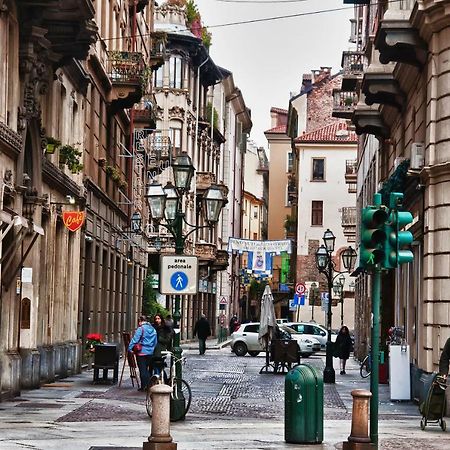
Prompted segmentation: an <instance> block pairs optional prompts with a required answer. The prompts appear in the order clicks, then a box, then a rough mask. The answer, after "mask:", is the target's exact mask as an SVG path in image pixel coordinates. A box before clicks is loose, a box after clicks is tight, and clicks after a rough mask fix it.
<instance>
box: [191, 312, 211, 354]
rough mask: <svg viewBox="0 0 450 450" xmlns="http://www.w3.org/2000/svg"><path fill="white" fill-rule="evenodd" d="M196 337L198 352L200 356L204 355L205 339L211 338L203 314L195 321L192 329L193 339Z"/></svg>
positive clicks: (209, 328)
mask: <svg viewBox="0 0 450 450" xmlns="http://www.w3.org/2000/svg"><path fill="white" fill-rule="evenodd" d="M195 336H198V350H199V352H200V355H204V354H205V351H206V339H207V338H208V336H211V327H210V326H209V322H208V319H207V318H206V316H205V315H204V314H202V315H201V317H200V319H198V320H197V322H196V324H195V327H194V337H195Z"/></svg>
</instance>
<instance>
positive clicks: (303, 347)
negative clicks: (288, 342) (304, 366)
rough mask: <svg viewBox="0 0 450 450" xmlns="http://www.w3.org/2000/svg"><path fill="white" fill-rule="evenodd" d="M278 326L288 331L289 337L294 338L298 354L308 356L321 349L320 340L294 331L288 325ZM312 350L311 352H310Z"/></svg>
mask: <svg viewBox="0 0 450 450" xmlns="http://www.w3.org/2000/svg"><path fill="white" fill-rule="evenodd" d="M280 328H281V329H282V330H283V331H285V332H286V333H289V335H290V336H291V339H295V340H296V341H297V342H298V346H299V348H300V356H303V357H305V358H308V357H309V356H311V355H312V354H313V353H316V352H318V351H320V350H321V345H320V342H319V341H318V340H317V339H316V338H313V337H309V336H308V337H306V336H304V335H303V334H301V333H299V332H298V331H295V330H294V329H293V328H291V327H288V326H287V325H284V324H283V325H280ZM310 350H312V352H310Z"/></svg>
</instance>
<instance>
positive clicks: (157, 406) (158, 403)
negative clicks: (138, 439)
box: [142, 384, 177, 450]
mask: <svg viewBox="0 0 450 450" xmlns="http://www.w3.org/2000/svg"><path fill="white" fill-rule="evenodd" d="M150 392H151V394H152V428H151V433H150V436H149V437H148V442H144V444H143V446H142V449H143V450H176V448H177V444H175V443H174V442H172V436H171V435H170V393H171V392H172V388H171V387H170V386H167V384H156V385H155V386H153V387H152V388H150Z"/></svg>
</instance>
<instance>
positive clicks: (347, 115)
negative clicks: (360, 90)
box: [331, 89, 358, 119]
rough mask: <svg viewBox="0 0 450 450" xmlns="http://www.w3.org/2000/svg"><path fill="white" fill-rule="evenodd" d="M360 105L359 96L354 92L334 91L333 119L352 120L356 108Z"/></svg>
mask: <svg viewBox="0 0 450 450" xmlns="http://www.w3.org/2000/svg"><path fill="white" fill-rule="evenodd" d="M357 103H358V94H357V93H356V92H352V91H343V90H341V89H333V112H332V114H331V115H332V116H333V117H338V118H341V119H351V118H352V115H353V111H354V109H355V106H356V105H357Z"/></svg>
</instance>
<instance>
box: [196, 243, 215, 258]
mask: <svg viewBox="0 0 450 450" xmlns="http://www.w3.org/2000/svg"><path fill="white" fill-rule="evenodd" d="M216 253H217V247H216V245H215V244H210V243H206V242H197V243H196V244H195V252H194V255H195V256H197V257H198V258H199V259H200V261H214V260H215V259H216Z"/></svg>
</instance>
